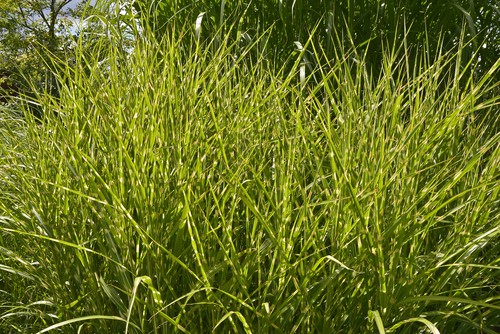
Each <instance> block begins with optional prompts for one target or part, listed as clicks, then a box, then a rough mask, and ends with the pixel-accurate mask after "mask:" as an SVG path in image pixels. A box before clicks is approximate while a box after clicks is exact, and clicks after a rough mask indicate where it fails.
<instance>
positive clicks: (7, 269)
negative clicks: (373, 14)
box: [0, 29, 500, 334]
mask: <svg viewBox="0 0 500 334" xmlns="http://www.w3.org/2000/svg"><path fill="white" fill-rule="evenodd" d="M144 34H145V35H146V34H147V32H144ZM194 35H195V33H194V32H193V33H191V32H190V31H189V30H187V29H181V30H179V31H173V32H172V34H171V35H168V36H165V38H164V39H163V40H162V41H161V42H151V41H152V40H153V39H149V40H147V39H144V40H140V41H137V44H136V46H135V48H134V49H133V50H132V51H131V52H128V53H127V52H123V50H122V49H120V48H119V47H118V46H116V45H113V44H110V43H105V44H103V46H105V47H106V48H107V49H106V50H104V51H105V52H103V53H99V49H98V48H96V51H95V52H94V53H91V54H90V55H89V53H88V52H87V53H83V52H82V53H81V55H80V57H77V60H76V63H75V64H72V65H71V66H69V65H68V66H64V65H63V66H62V67H61V71H60V74H59V75H60V84H61V87H60V98H59V99H55V98H54V97H51V95H50V94H42V93H40V95H39V96H38V103H40V105H41V108H42V109H43V110H44V119H43V120H41V121H38V120H35V119H33V118H32V117H30V116H29V113H27V114H26V115H25V118H22V119H21V118H16V117H13V116H12V115H10V114H9V113H8V112H7V111H4V112H3V113H2V114H1V115H2V116H1V117H2V123H1V124H2V126H1V128H0V134H1V136H0V140H1V143H0V156H1V157H2V164H1V167H0V175H1V178H0V182H1V183H0V187H1V189H2V191H1V193H0V229H1V231H2V233H1V235H0V272H1V276H0V331H1V332H2V333H32V332H33V333H35V332H39V333H44V332H49V331H50V332H51V333H52V332H53V333H58V332H60V333H77V332H78V333H170V332H191V333H206V332H211V331H214V332H221V333H227V332H237V333H240V332H241V333H316V332H317V333H373V332H378V333H423V332H432V333H439V332H441V333H464V334H465V333H467V334H469V333H494V332H495V328H494V325H495V324H498V323H500V316H499V314H500V312H499V309H500V306H499V289H500V287H499V277H498V272H499V271H498V269H499V262H498V261H499V260H498V254H499V251H500V249H499V245H500V243H499V235H500V225H499V224H498V221H499V218H500V216H499V215H500V206H499V197H498V193H499V191H500V185H499V166H500V145H499V143H500V134H499V133H498V129H497V128H496V127H497V126H498V115H497V114H495V112H498V104H499V101H498V97H496V98H495V99H489V100H488V99H485V98H483V97H484V96H487V95H488V93H489V92H490V90H491V89H493V88H494V86H495V85H496V86H497V87H498V83H496V82H494V81H493V82H491V80H490V78H491V77H492V76H493V74H494V73H496V71H498V67H499V66H500V62H497V63H496V65H495V67H493V68H491V69H490V71H489V72H488V73H487V74H486V76H485V77H482V78H478V79H476V80H473V77H472V76H471V77H464V73H467V71H464V70H463V68H462V67H461V64H462V62H461V59H460V57H461V53H460V52H458V53H454V54H444V55H440V54H437V55H435V57H430V56H429V53H426V52H422V54H420V55H419V57H418V58H417V59H409V57H410V56H409V53H408V52H407V51H408V50H407V49H405V48H404V47H400V48H396V47H388V48H387V49H386V50H385V51H384V53H383V67H382V68H383V71H382V73H381V75H380V76H373V75H372V73H371V72H370V71H369V68H368V67H367V66H366V62H365V58H364V56H363V54H359V53H358V52H357V50H356V49H350V48H346V49H338V50H337V52H336V53H335V56H334V57H333V58H332V59H331V61H330V62H329V63H328V66H323V67H317V68H316V69H315V70H314V72H313V73H311V72H309V71H308V68H307V66H306V64H305V62H304V57H305V56H306V55H307V56H308V57H314V58H321V57H323V54H322V49H321V47H320V46H319V45H317V44H315V43H309V44H305V43H304V48H303V49H302V51H301V52H300V54H297V55H295V56H294V57H295V58H293V59H292V60H293V64H294V65H293V68H292V69H291V71H288V70H287V72H284V71H283V70H282V69H280V68H279V67H275V66H271V65H269V62H268V61H265V59H263V58H258V57H255V54H252V56H251V57H250V54H251V53H252V52H253V50H254V49H252V48H251V47H249V48H247V49H243V50H242V49H240V48H239V46H238V45H234V44H230V43H225V42H224V41H223V40H222V41H221V40H218V41H217V43H218V47H217V48H210V47H205V46H203V47H202V46H201V44H198V43H197V42H196V39H195V37H194ZM214 42H215V41H214ZM103 54H105V55H106V58H105V60H102V59H103V57H102V55H103ZM96 59H99V60H100V61H96ZM410 64H417V65H416V66H410ZM449 64H457V66H456V71H454V72H445V71H444V70H445V69H448V68H450V66H448V65H449ZM312 78H314V80H313V79H312ZM459 82H462V83H464V82H465V85H463V84H462V85H461V86H462V88H461V87H460V85H459ZM463 87H465V88H463ZM485 119H487V120H489V121H488V122H484V120H485ZM492 120H493V121H492Z"/></svg>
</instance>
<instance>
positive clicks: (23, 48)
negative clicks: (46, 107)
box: [0, 0, 87, 94]
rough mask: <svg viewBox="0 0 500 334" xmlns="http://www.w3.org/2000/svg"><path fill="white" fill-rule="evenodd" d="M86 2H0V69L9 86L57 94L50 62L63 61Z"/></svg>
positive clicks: (16, 0) (62, 0) (29, 0)
mask: <svg viewBox="0 0 500 334" xmlns="http://www.w3.org/2000/svg"><path fill="white" fill-rule="evenodd" d="M86 2H87V1H79V0H4V1H2V2H1V3H0V69H2V70H3V71H4V73H9V80H10V81H12V82H11V84H15V85H16V86H19V87H22V88H23V89H24V90H28V91H29V90H30V89H31V87H33V85H34V86H37V87H40V88H45V89H48V90H49V91H51V92H52V93H54V94H57V87H56V81H55V76H54V75H53V72H54V67H53V61H52V60H49V59H54V58H57V59H67V58H68V55H69V54H71V49H72V46H73V45H74V38H73V33H72V29H73V28H72V27H73V24H74V22H75V21H76V20H79V19H80V17H81V15H82V13H83V8H84V5H85V4H86Z"/></svg>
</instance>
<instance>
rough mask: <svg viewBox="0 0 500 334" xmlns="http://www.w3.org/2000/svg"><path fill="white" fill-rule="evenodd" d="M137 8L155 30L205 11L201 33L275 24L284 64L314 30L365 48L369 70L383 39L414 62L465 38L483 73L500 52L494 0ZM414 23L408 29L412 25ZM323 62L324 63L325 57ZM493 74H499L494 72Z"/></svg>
mask: <svg viewBox="0 0 500 334" xmlns="http://www.w3.org/2000/svg"><path fill="white" fill-rule="evenodd" d="M124 3H133V6H134V8H135V9H136V10H137V11H139V12H140V13H142V14H149V15H146V16H145V17H147V18H148V19H147V20H146V21H147V22H143V24H149V25H150V26H151V27H153V29H155V32H156V34H157V35H158V36H163V35H164V34H168V31H169V27H171V26H172V25H171V23H172V22H181V23H185V22H194V20H195V19H196V17H197V16H198V15H199V14H200V13H203V15H204V17H205V20H203V26H204V32H203V34H204V37H205V38H207V37H211V38H213V37H214V36H216V35H217V34H221V33H227V32H228V27H227V23H228V22H230V23H234V24H236V25H237V27H238V29H239V30H240V31H241V32H242V37H243V38H242V39H241V42H242V43H250V42H251V41H253V40H255V39H256V38H257V37H258V36H260V35H261V34H262V33H263V32H264V31H267V30H268V29H272V33H270V34H268V36H267V39H268V40H269V42H270V45H272V47H271V48H267V49H265V50H263V51H264V52H268V53H272V54H273V57H275V59H277V60H278V61H280V62H282V61H284V60H286V59H287V58H288V55H289V53H290V52H291V51H293V49H294V42H296V41H299V42H300V43H302V44H304V43H305V42H306V41H307V40H308V39H309V36H310V34H311V31H316V32H315V38H316V39H317V40H320V41H321V43H322V49H323V51H324V52H325V54H326V56H327V58H328V59H329V58H331V57H332V56H333V54H334V52H335V50H336V49H337V48H338V42H340V44H342V43H344V44H349V43H351V42H352V43H353V44H354V45H356V46H357V47H358V48H361V46H363V47H364V48H365V49H366V50H367V51H368V53H367V54H366V56H365V57H364V59H365V62H366V63H367V64H368V65H370V66H371V70H372V71H374V72H377V73H378V71H380V70H382V68H381V66H380V65H381V63H380V59H381V57H382V52H383V47H382V46H383V43H384V42H385V41H386V40H397V41H398V43H401V44H402V43H403V42H404V43H406V44H407V45H408V46H409V48H408V49H407V52H411V53H413V55H412V56H411V57H409V59H408V60H409V61H413V60H414V59H415V58H418V54H419V53H420V52H422V50H421V47H422V46H423V45H425V47H426V48H427V50H430V52H431V53H436V52H438V51H439V50H440V49H443V48H444V49H445V50H446V51H451V50H453V51H456V50H457V46H458V44H459V43H458V42H459V40H460V38H461V37H462V36H463V35H465V37H466V40H467V43H466V45H463V46H462V47H461V53H462V58H463V61H464V62H465V63H466V62H468V61H470V60H472V59H476V60H477V59H480V63H481V64H480V65H481V66H479V67H476V68H474V70H475V71H476V72H479V73H483V74H484V73H485V71H486V70H487V69H488V68H490V67H491V66H492V65H493V64H494V63H495V61H496V60H497V59H498V55H499V54H500V39H499V36H500V11H499V2H498V1H492V0H441V1H428V0H418V1H415V0H412V1H409V0H384V1H381V0H356V1H353V0H337V1H330V0H252V1H248V0H232V1H226V0H198V1H192V0H135V1H131V2H127V1H125V2H124ZM410 27H411V29H409V28H410ZM321 64H323V61H321ZM496 80H500V75H498V74H496Z"/></svg>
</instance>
